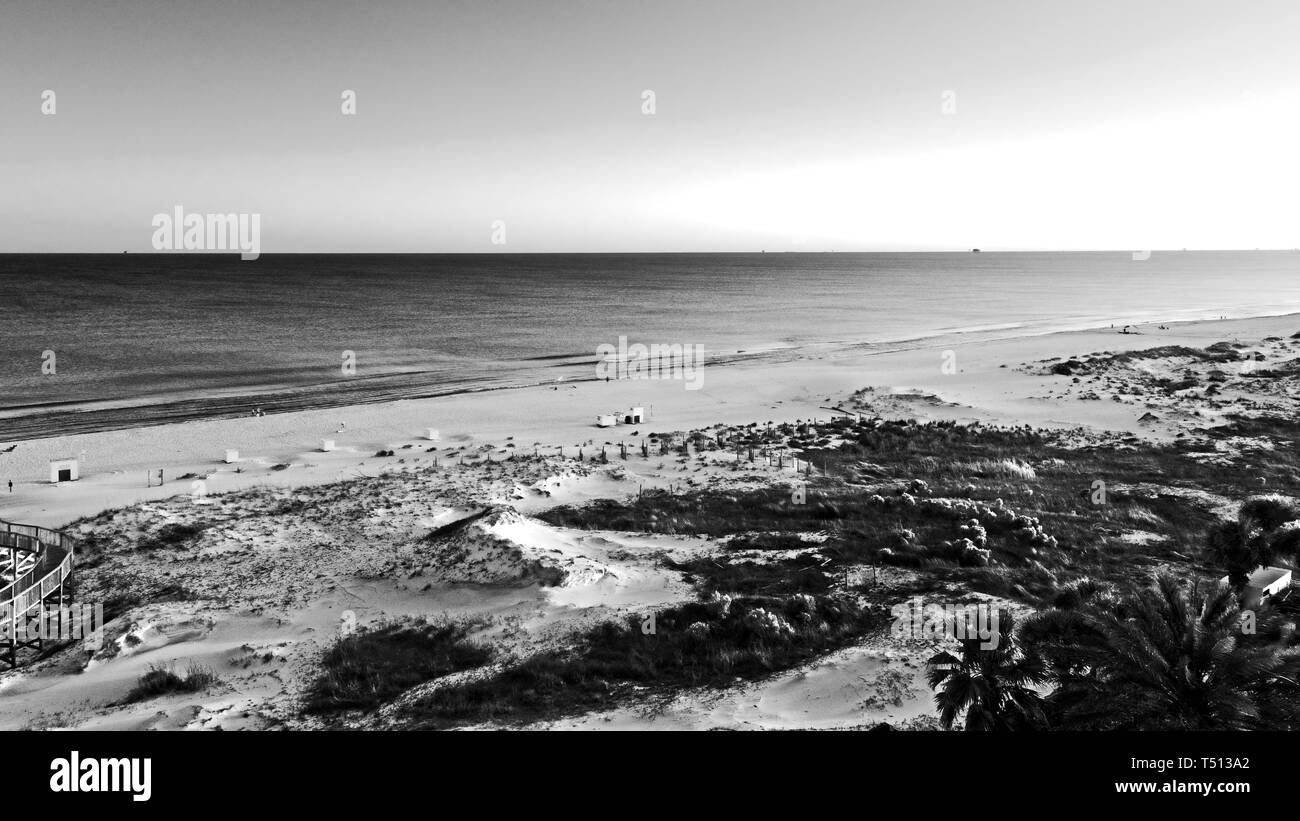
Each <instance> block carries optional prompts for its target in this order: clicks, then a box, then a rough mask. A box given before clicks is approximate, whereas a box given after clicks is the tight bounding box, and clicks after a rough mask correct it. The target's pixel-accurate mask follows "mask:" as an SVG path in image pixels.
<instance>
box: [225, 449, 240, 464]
mask: <svg viewBox="0 0 1300 821" xmlns="http://www.w3.org/2000/svg"><path fill="white" fill-rule="evenodd" d="M225 461H226V464H227V465H233V464H234V463H235V462H238V461H239V451H237V450H230V449H227V450H226V460H225Z"/></svg>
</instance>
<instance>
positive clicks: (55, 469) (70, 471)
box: [50, 458, 81, 485]
mask: <svg viewBox="0 0 1300 821" xmlns="http://www.w3.org/2000/svg"><path fill="white" fill-rule="evenodd" d="M79 478H81V473H80V471H79V468H78V467H77V460H76V459H72V458H68V459H51V460H50V483H51V484H55V485H57V484H58V483H59V482H75V481H77V480H78V479H79Z"/></svg>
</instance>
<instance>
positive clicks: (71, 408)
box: [0, 311, 1300, 445]
mask: <svg viewBox="0 0 1300 821" xmlns="http://www.w3.org/2000/svg"><path fill="white" fill-rule="evenodd" d="M1291 316H1300V311H1296V312H1287V313H1281V314H1252V315H1251V316H1244V317H1232V318H1226V319H1203V318H1191V319H1167V318H1165V319H1161V318H1150V319H1146V320H1143V321H1134V322H1129V323H1125V325H1126V326H1128V327H1135V328H1142V327H1146V326H1151V325H1165V324H1168V325H1169V326H1177V325H1185V324H1188V323H1203V322H1236V321H1250V320H1264V319H1278V318H1283V317H1291ZM1116 325H1118V323H1113V324H1111V325H1110V326H1109V327H1107V326H1103V325H1092V324H1088V325H1086V326H1082V327H1080V326H1068V327H1063V328H1051V329H1032V330H1030V328H1029V325H1028V324H1021V325H1016V326H1014V327H1007V326H1002V325H998V326H988V325H985V326H976V327H971V328H959V329H954V330H944V331H939V332H936V333H933V334H930V335H926V336H916V337H907V338H901V339H889V340H870V341H832V342H812V343H805V344H802V345H789V346H783V347H775V348H765V349H762V350H758V351H753V352H751V351H749V350H740V351H737V352H735V353H731V354H725V355H720V356H719V355H714V356H711V357H709V358H708V360H707V362H706V364H707V365H712V366H713V368H715V369H716V368H727V367H734V366H745V365H762V364H772V365H776V364H780V363H783V362H789V361H791V360H798V359H800V358H803V357H817V358H822V357H830V358H833V357H836V356H844V355H860V356H879V355H885V354H893V353H899V352H903V351H910V350H916V349H918V348H924V347H927V346H933V345H939V344H945V343H946V344H961V343H965V344H985V343H998V342H1010V341H1015V340H1027V339H1032V338H1039V337H1054V336H1059V335H1068V334H1076V333H1093V332H1104V331H1113V330H1114V328H1115V327H1116ZM1009 330H1014V331H1018V332H1017V333H1010V334H1003V335H997V334H1001V333H1002V332H1005V331H1009ZM1116 333H1117V334H1118V332H1117V331H1116ZM1118 335H1121V336H1134V335H1136V336H1141V335H1143V334H1142V332H1141V331H1137V332H1135V334H1132V335H1124V334H1118ZM583 355H584V354H572V353H570V354H554V355H546V356H541V357H536V358H535V359H536V360H537V361H539V362H540V361H546V362H553V361H554V360H559V359H570V358H576V357H578V356H583ZM597 362H598V360H597V359H596V358H594V354H593V359H592V360H591V361H590V362H574V363H554V364H548V365H545V366H544V367H547V368H554V369H556V370H560V369H565V370H570V371H578V370H580V369H587V370H593V369H594V367H595V365H596V363H597ZM506 379H509V377H506ZM493 381H494V380H493V379H492V378H491V377H485V378H480V379H471V380H468V383H467V384H465V385H464V386H458V387H452V388H447V389H444V390H437V389H436V388H435V386H436V385H437V384H439V383H440V382H441V383H442V384H446V382H445V380H442V379H439V378H438V377H436V376H433V372H431V371H412V372H403V373H391V374H387V373H386V374H377V375H374V376H363V377H350V378H347V379H344V380H336V381H333V382H318V383H311V384H304V385H284V386H277V387H266V388H263V389H258V390H253V391H252V392H244V391H245V390H247V389H242V388H226V389H222V390H220V391H209V392H208V394H209V395H207V396H204V395H202V394H203V393H204V392H203V391H202V390H201V389H194V390H191V391H186V392H183V393H181V394H179V395H178V394H169V395H163V396H157V397H150V396H136V397H124V398H121V399H97V400H68V401H60V402H56V403H50V404H48V405H45V404H38V405H32V404H28V405H20V406H13V407H0V431H3V434H4V436H3V438H0V445H9V444H13V443H22V442H30V441H36V440H41V439H49V438H56V437H62V436H72V435H81V434H95V433H106V432H111V431H121V430H132V429H137V428H148V427H155V426H161V425H169V424H185V423H190V422H198V421H216V420H230V419H240V418H253V417H252V414H251V413H250V410H251V409H252V408H260V409H262V410H263V411H264V413H265V414H266V415H279V414H285V413H300V412H306V411H312V410H330V409H337V410H342V409H347V408H353V407H358V408H359V407H365V406H369V405H376V404H384V403H388V402H400V401H408V400H425V399H439V398H444V397H453V396H463V395H468V394H478V393H493V392H500V391H517V390H527V389H530V388H538V387H545V386H551V385H555V384H564V385H567V384H582V383H593V382H598V381H600V380H599V379H598V377H596V376H594V375H589V376H585V377H584V376H577V375H560V376H556V377H555V378H554V379H545V380H536V381H526V382H508V383H507V384H492V382H493ZM213 394H216V395H213Z"/></svg>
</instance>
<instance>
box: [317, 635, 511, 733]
mask: <svg viewBox="0 0 1300 821" xmlns="http://www.w3.org/2000/svg"><path fill="white" fill-rule="evenodd" d="M475 626H476V625H474V624H469V623H458V622H447V623H440V624H430V623H427V622H419V623H416V624H385V625H380V626H379V627H376V628H373V629H370V630H363V631H361V632H358V633H354V634H353V635H350V636H344V637H342V638H340V639H338V641H336V642H335V643H334V645H333V646H331V647H330V648H329V649H328V650H327V651H326V652H325V657H324V658H323V659H322V661H321V665H322V668H323V670H322V673H321V675H320V677H319V678H317V679H316V682H315V684H314V685H313V686H312V688H311V690H310V692H309V694H308V696H307V705H306V709H307V712H309V713H318V714H320V713H334V712H338V711H341V710H371V709H374V708H375V707H378V706H379V705H381V704H384V703H387V702H388V701H391V700H392V699H393V698H395V697H397V696H398V695H401V694H402V693H404V692H405V691H407V690H409V689H410V688H412V687H414V686H416V685H418V684H423V683H424V682H426V681H432V680H433V679H436V678H440V677H442V676H445V675H448V674H449V673H455V672H458V671H461V670H468V669H470V668H473V667H479V666H482V665H484V664H487V663H488V661H490V660H491V658H492V651H491V650H490V649H489V648H487V647H483V646H480V645H477V644H474V643H472V642H470V641H469V640H468V639H467V636H468V634H469V632H470V631H471V630H472V629H473V628H474V627H475Z"/></svg>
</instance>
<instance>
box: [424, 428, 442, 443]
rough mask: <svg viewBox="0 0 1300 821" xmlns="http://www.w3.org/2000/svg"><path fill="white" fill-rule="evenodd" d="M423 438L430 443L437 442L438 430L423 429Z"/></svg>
mask: <svg viewBox="0 0 1300 821" xmlns="http://www.w3.org/2000/svg"><path fill="white" fill-rule="evenodd" d="M424 438H425V439H427V440H429V441H430V442H437V441H438V438H439V437H438V429H437V428H425V434H424Z"/></svg>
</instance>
